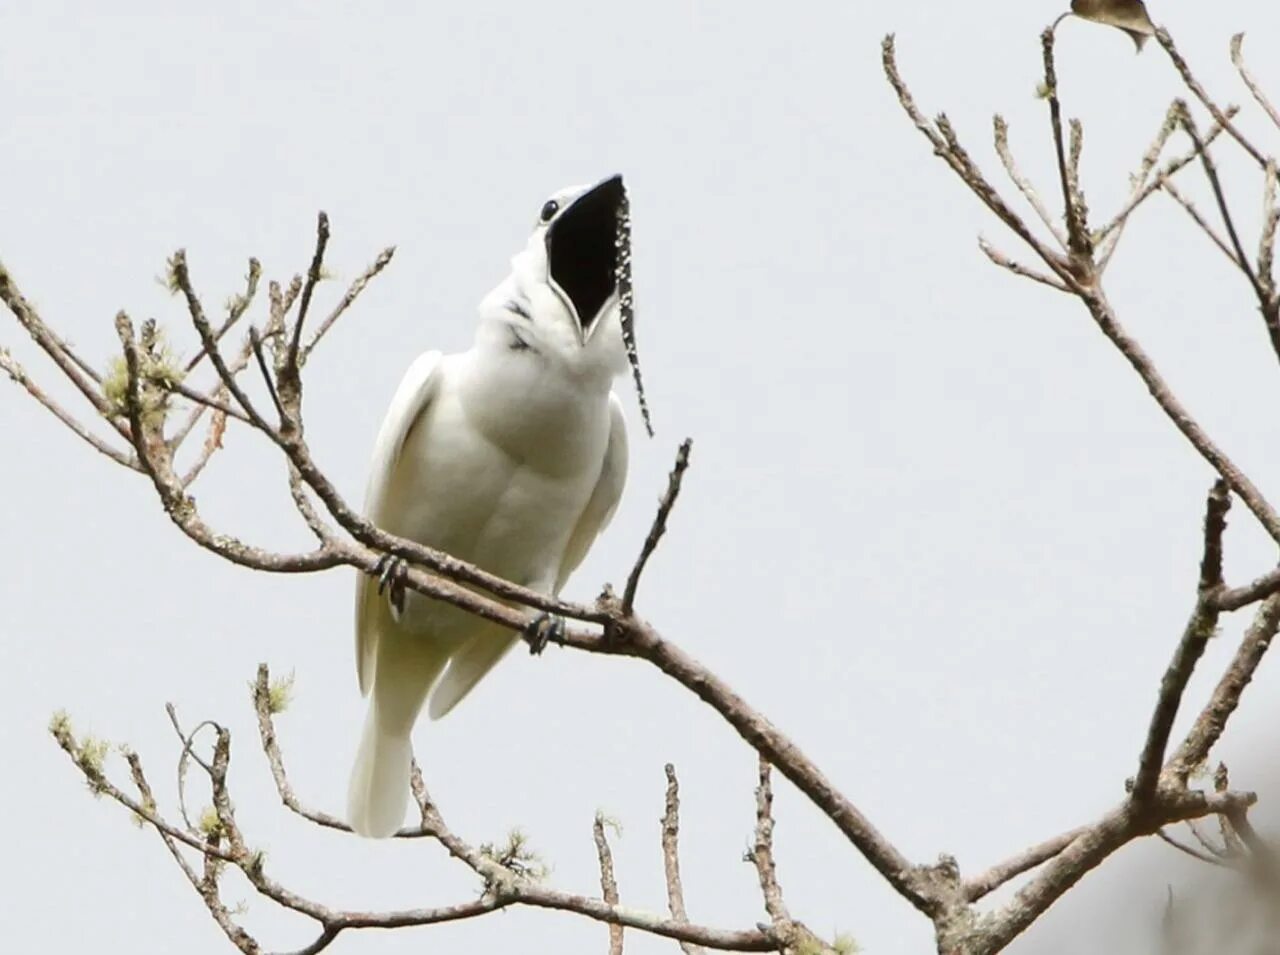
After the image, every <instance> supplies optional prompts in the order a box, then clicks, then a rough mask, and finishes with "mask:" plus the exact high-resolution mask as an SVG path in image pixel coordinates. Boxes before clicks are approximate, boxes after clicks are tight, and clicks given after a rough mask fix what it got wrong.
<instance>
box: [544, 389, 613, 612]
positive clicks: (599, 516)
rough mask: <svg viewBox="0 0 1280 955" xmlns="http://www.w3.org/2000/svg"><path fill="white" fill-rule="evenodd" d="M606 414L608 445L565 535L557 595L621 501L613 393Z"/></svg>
mask: <svg viewBox="0 0 1280 955" xmlns="http://www.w3.org/2000/svg"><path fill="white" fill-rule="evenodd" d="M609 412H610V425H609V446H608V448H606V450H605V453H604V464H603V466H601V468H600V477H599V478H597V479H596V487H595V490H594V491H592V492H591V498H590V499H589V500H588V501H587V506H586V507H585V508H584V509H583V511H582V516H581V517H579V518H578V523H577V524H576V525H575V526H574V528H573V533H572V534H570V535H569V543H568V544H567V545H566V546H565V549H564V556H563V557H562V558H561V559H560V572H559V573H558V574H557V575H556V590H555V592H556V593H560V588H562V587H563V586H564V585H565V581H567V580H568V579H569V575H570V574H572V573H573V572H574V571H575V570H577V568H578V565H579V564H581V563H582V562H583V560H585V559H586V556H587V551H589V550H590V549H591V545H592V544H594V543H595V540H596V537H597V536H599V534H600V532H601V531H603V530H604V529H605V528H606V527H608V526H609V521H611V520H613V512H614V511H615V510H617V509H618V501H619V500H621V499H622V488H623V486H624V485H626V483H627V454H628V452H627V421H626V418H625V417H623V414H622V402H621V401H620V400H619V399H618V396H617V395H616V394H610V395H609Z"/></svg>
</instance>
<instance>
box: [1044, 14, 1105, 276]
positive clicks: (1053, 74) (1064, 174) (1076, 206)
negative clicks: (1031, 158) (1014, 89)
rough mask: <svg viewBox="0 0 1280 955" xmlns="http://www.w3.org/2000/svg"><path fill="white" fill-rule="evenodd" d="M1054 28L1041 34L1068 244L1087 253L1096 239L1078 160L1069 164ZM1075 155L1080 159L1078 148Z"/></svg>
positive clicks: (1073, 250) (1081, 253)
mask: <svg viewBox="0 0 1280 955" xmlns="http://www.w3.org/2000/svg"><path fill="white" fill-rule="evenodd" d="M1053 42H1054V32H1053V28H1052V27H1051V28H1049V29H1047V30H1045V31H1044V32H1043V33H1042V34H1040V44H1041V49H1042V51H1043V56H1044V91H1045V99H1046V100H1048V103H1049V124H1050V126H1051V127H1052V129H1053V148H1054V152H1055V154H1056V155H1057V158H1058V181H1059V184H1060V185H1061V186H1062V204H1063V209H1064V210H1065V212H1064V213H1063V215H1064V218H1065V219H1066V222H1067V247H1068V249H1070V251H1071V253H1072V254H1073V255H1076V256H1081V257H1087V256H1089V255H1091V254H1092V252H1093V243H1092V241H1091V240H1090V238H1089V230H1088V225H1087V223H1086V220H1085V212H1084V208H1083V204H1082V203H1081V201H1080V194H1079V188H1078V182H1077V181H1076V177H1075V176H1074V175H1073V173H1072V168H1073V167H1074V165H1075V163H1074V162H1073V163H1072V164H1070V165H1069V164H1068V161H1067V153H1066V150H1065V147H1064V145H1063V136H1062V104H1061V103H1060V102H1059V100H1058V72H1057V67H1056V66H1055V64H1054V56H1053ZM1072 154H1073V156H1074V157H1075V158H1076V160H1078V159H1079V154H1078V151H1076V150H1073V152H1072Z"/></svg>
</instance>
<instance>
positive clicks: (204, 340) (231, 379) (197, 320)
mask: <svg viewBox="0 0 1280 955" xmlns="http://www.w3.org/2000/svg"><path fill="white" fill-rule="evenodd" d="M170 265H171V272H172V275H173V279H174V282H175V283H176V284H177V286H178V289H179V290H180V291H181V292H182V295H183V297H184V298H185V299H186V301H187V312H188V314H189V315H190V316H191V324H192V325H194V326H195V329H196V334H198V335H199V336H200V342H201V344H202V345H203V346H204V349H205V351H206V352H208V354H209V360H210V361H211V362H213V367H214V368H215V369H216V370H217V372H218V378H219V379H221V381H222V385H223V387H225V388H226V389H227V391H229V392H230V393H231V395H232V397H234V398H235V399H236V402H237V403H238V404H239V405H240V407H241V408H243V409H244V414H245V415H246V416H247V417H248V420H249V423H250V424H252V425H253V426H254V427H255V428H258V429H259V430H260V431H262V432H263V433H264V434H268V435H270V434H274V433H275V432H274V429H273V428H272V427H271V426H270V425H269V424H267V422H266V419H265V418H263V417H262V415H260V414H258V410H257V408H255V407H254V405H253V402H252V401H250V400H249V396H248V395H246V394H245V392H244V389H242V388H241V387H240V385H239V384H238V383H237V382H236V376H235V375H234V374H232V372H231V370H230V369H229V368H228V367H227V363H226V361H225V359H223V357H222V352H221V351H220V350H219V348H218V344H217V342H216V341H215V340H214V337H213V329H212V327H211V326H210V325H209V319H208V318H207V317H206V316H205V313H204V306H203V305H202V304H201V302H200V297H199V296H198V295H196V292H195V289H194V288H192V286H191V273H190V272H189V271H188V269H187V254H186V252H185V250H183V249H179V250H178V251H177V252H175V253H174V254H173V258H172V259H171V261H170ZM183 394H185V395H186V397H188V398H191V399H192V400H193V401H204V400H206V399H207V398H208V396H207V395H199V396H198V395H197V394H196V393H191V394H187V393H186V392H183ZM227 410H228V412H229V413H232V414H234V412H233V411H232V410H231V409H229V408H228V409H227Z"/></svg>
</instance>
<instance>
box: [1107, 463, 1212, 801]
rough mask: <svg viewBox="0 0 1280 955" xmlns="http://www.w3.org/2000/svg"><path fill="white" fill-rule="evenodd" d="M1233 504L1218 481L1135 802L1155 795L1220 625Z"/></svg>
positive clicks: (1153, 718)
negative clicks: (1178, 721)
mask: <svg viewBox="0 0 1280 955" xmlns="http://www.w3.org/2000/svg"><path fill="white" fill-rule="evenodd" d="M1230 507H1231V496H1230V493H1229V491H1228V490H1227V485H1226V482H1225V481H1222V480H1218V481H1217V482H1215V483H1214V485H1213V490H1211V491H1210V492H1209V497H1208V500H1207V502H1206V504H1205V515H1204V550H1203V557H1202V558H1201V562H1200V587H1199V592H1198V594H1197V597H1196V606H1195V609H1194V610H1193V611H1192V613H1191V617H1190V619H1189V620H1188V621H1187V625H1186V628H1185V629H1184V630H1183V632H1182V639H1181V640H1179V641H1178V647H1177V649H1176V650H1175V651H1174V654H1173V659H1172V660H1170V661H1169V666H1168V668H1167V669H1166V670H1165V673H1164V676H1163V677H1162V678H1161V680H1160V695H1159V697H1158V699H1157V700H1156V706H1155V710H1154V711H1153V712H1152V714H1151V723H1150V726H1149V727H1148V728H1147V738H1146V742H1145V743H1144V745H1143V747H1142V755H1141V756H1140V757H1139V760H1138V774H1137V776H1136V777H1134V782H1133V791H1132V794H1131V798H1132V799H1133V802H1134V804H1135V805H1139V806H1140V805H1143V804H1145V803H1148V802H1150V801H1151V800H1152V799H1153V798H1154V797H1155V791H1156V785H1157V783H1158V782H1159V780H1160V768H1161V766H1162V765H1163V764H1164V753H1165V747H1166V746H1167V745H1168V742H1169V733H1170V732H1172V730H1173V721H1174V718H1175V717H1176V716H1177V715H1178V706H1179V705H1180V704H1181V702H1182V694H1183V693H1184V692H1185V691H1186V688H1187V683H1188V682H1190V680H1191V674H1192V673H1193V672H1194V671H1195V667H1196V663H1198V662H1199V660H1200V657H1201V656H1202V655H1203V654H1204V650H1205V647H1206V646H1208V643H1209V638H1210V637H1212V636H1213V634H1214V631H1215V630H1216V628H1217V625H1218V610H1217V608H1216V607H1215V606H1214V604H1213V602H1212V600H1211V599H1210V596H1211V595H1212V594H1213V592H1214V591H1215V590H1216V589H1217V588H1218V587H1220V586H1221V585H1222V535H1223V533H1224V532H1225V531H1226V527H1227V511H1228V509H1229V508H1230Z"/></svg>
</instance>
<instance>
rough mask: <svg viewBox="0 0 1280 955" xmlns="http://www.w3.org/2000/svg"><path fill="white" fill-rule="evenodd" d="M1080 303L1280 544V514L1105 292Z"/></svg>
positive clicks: (1091, 294)
mask: <svg viewBox="0 0 1280 955" xmlns="http://www.w3.org/2000/svg"><path fill="white" fill-rule="evenodd" d="M1081 300H1082V301H1083V302H1084V304H1085V305H1086V306H1087V307H1088V309H1089V313H1090V314H1091V315H1092V316H1093V320H1094V321H1095V322H1096V323H1097V324H1098V327H1099V328H1100V329H1101V330H1102V333H1103V334H1104V335H1106V336H1107V338H1108V339H1110V340H1111V343H1112V344H1113V345H1115V347H1116V348H1117V349H1118V350H1119V351H1120V353H1121V354H1122V355H1123V356H1124V357H1125V360H1127V361H1128V362H1129V364H1130V365H1132V366H1133V369H1134V371H1136V372H1137V373H1138V375H1139V377H1141V378H1142V380H1143V382H1144V383H1145V384H1146V386H1147V390H1148V391H1150V392H1151V396H1152V397H1153V398H1155V400H1156V403H1157V404H1159V405H1160V407H1161V409H1162V410H1163V411H1164V413H1165V414H1166V415H1167V416H1168V418H1169V420H1170V421H1172V422H1173V424H1174V425H1175V426H1176V427H1177V429H1178V430H1179V431H1181V432H1182V434H1183V435H1184V436H1185V437H1186V438H1187V440H1188V441H1190V442H1191V444H1192V446H1193V447H1194V448H1195V449H1196V450H1197V451H1198V452H1199V453H1200V456H1201V457H1202V458H1204V459H1205V460H1206V461H1207V462H1209V464H1210V465H1211V466H1212V467H1213V469H1214V470H1215V471H1217V472H1218V475H1219V477H1221V478H1222V479H1223V480H1224V481H1226V482H1227V485H1228V486H1229V487H1230V488H1231V490H1232V491H1233V492H1235V494H1236V496H1237V497H1239V498H1240V500H1242V501H1244V503H1245V505H1246V506H1247V507H1248V508H1249V510H1250V511H1252V512H1253V514H1254V516H1255V517H1257V519H1258V521H1259V522H1260V523H1261V524H1262V526H1263V527H1264V528H1266V531H1267V533H1268V534H1270V535H1271V537H1272V539H1274V540H1276V541H1280V514H1277V513H1276V511H1275V510H1274V508H1272V506H1271V504H1270V503H1268V501H1267V499H1266V498H1265V497H1263V496H1262V492H1261V491H1259V490H1258V488H1257V487H1256V486H1255V485H1254V483H1253V482H1252V481H1251V480H1249V478H1248V477H1247V476H1246V475H1245V474H1244V472H1243V471H1241V470H1240V469H1239V468H1238V467H1236V465H1235V463H1234V462H1233V461H1232V460H1231V459H1230V458H1229V457H1227V455H1226V454H1225V452H1223V451H1222V449H1221V448H1219V447H1218V446H1217V444H1216V443H1214V441H1213V440H1212V439H1211V438H1210V437H1209V435H1208V434H1207V433H1206V432H1205V430H1204V428H1202V427H1201V425H1200V423H1199V422H1198V421H1196V420H1195V418H1193V417H1192V416H1191V413H1190V412H1189V411H1187V409H1186V408H1185V407H1184V406H1183V404H1182V402H1181V401H1179V400H1178V398H1177V396H1176V395H1175V394H1174V393H1173V390H1172V389H1171V388H1170V387H1169V385H1168V383H1167V382H1165V380H1164V378H1163V377H1162V376H1161V375H1160V372H1159V371H1158V370H1157V369H1156V367H1155V363H1154V362H1152V360H1151V358H1150V356H1148V355H1147V353H1146V351H1145V350H1144V349H1143V348H1142V346H1141V345H1139V344H1138V342H1137V341H1136V340H1134V339H1133V338H1131V337H1130V336H1129V334H1128V332H1126V331H1125V330H1124V328H1123V327H1122V326H1121V325H1120V321H1119V319H1118V318H1116V314H1115V312H1114V310H1113V309H1112V308H1111V303H1110V302H1109V301H1107V298H1106V296H1105V295H1104V294H1103V292H1102V290H1101V289H1099V288H1092V289H1089V290H1086V291H1084V292H1083V293H1081Z"/></svg>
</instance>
